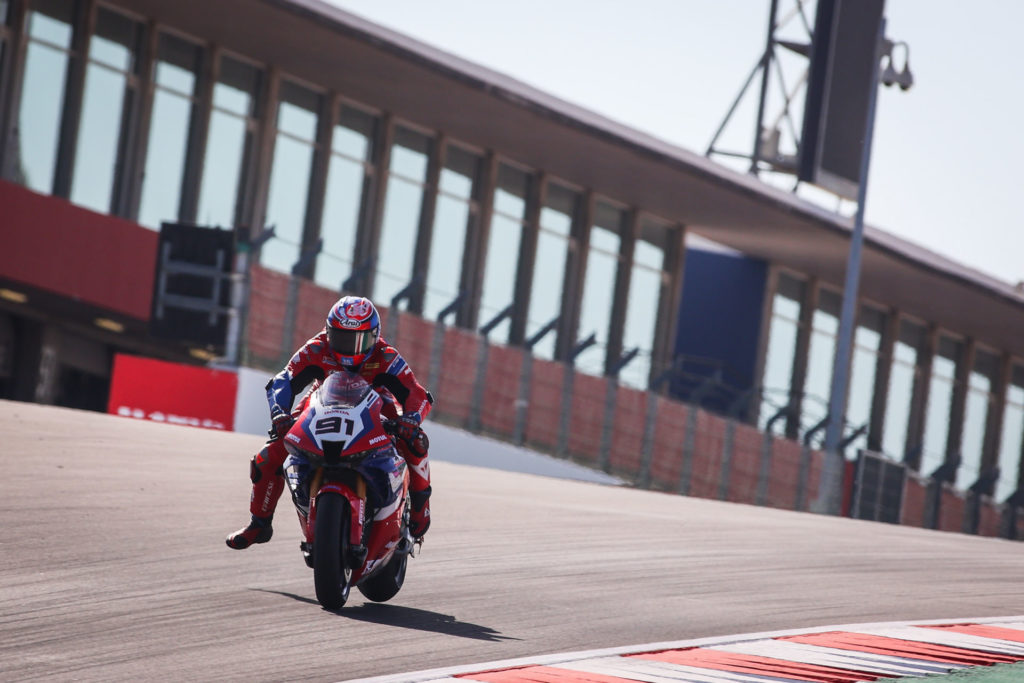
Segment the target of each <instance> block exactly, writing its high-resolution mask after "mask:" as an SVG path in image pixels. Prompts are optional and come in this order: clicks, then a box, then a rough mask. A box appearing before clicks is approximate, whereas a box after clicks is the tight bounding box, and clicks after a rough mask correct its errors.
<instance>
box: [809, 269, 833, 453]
mask: <svg viewBox="0 0 1024 683" xmlns="http://www.w3.org/2000/svg"><path fill="white" fill-rule="evenodd" d="M841 306H842V297H841V296H840V295H838V294H836V293H835V292H832V291H830V290H827V289H822V290H821V291H820V292H819V294H818V307H817V308H816V309H815V310H814V315H813V316H812V318H811V340H810V347H809V348H808V350H807V379H806V380H805V382H804V399H803V403H802V405H801V407H800V424H801V426H802V427H803V429H805V430H806V429H810V428H812V427H813V426H814V425H816V424H818V423H819V422H820V421H821V420H822V419H823V418H824V417H825V415H826V414H827V413H828V403H829V397H830V395H831V390H832V366H833V365H834V363H835V356H836V336H837V334H838V333H839V309H840V308H841ZM824 436H825V433H824V431H820V432H818V434H817V437H818V440H819V441H820V440H821V439H823V438H824Z"/></svg>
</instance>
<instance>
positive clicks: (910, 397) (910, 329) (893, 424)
mask: <svg viewBox="0 0 1024 683" xmlns="http://www.w3.org/2000/svg"><path fill="white" fill-rule="evenodd" d="M924 339H925V331H924V327H922V326H921V325H918V324H916V323H913V322H910V321H909V320H901V321H900V328H899V336H898V338H897V339H896V342H895V344H893V354H892V367H891V368H890V372H889V393H888V395H887V398H886V402H885V431H884V432H883V434H882V450H883V451H884V452H885V454H886V455H888V456H890V457H891V458H893V459H895V460H899V461H903V460H905V459H906V458H907V456H908V455H909V454H908V452H907V431H908V429H909V427H910V411H911V408H912V407H913V402H914V385H915V383H916V382H917V379H918V376H919V375H920V374H921V369H920V367H919V364H920V352H921V347H922V345H923V344H924Z"/></svg>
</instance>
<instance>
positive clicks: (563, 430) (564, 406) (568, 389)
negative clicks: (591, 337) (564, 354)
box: [555, 362, 576, 458]
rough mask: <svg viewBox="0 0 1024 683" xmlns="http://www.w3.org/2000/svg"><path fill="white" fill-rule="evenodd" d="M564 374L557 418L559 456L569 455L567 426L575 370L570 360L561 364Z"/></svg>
mask: <svg viewBox="0 0 1024 683" xmlns="http://www.w3.org/2000/svg"><path fill="white" fill-rule="evenodd" d="M562 366H563V368H564V372H565V374H564V375H563V376H562V403H561V408H560V413H559V420H558V446H557V448H556V451H555V452H556V454H557V455H558V457H560V458H568V457H569V428H570V423H571V422H572V394H573V384H574V383H575V378H576V370H575V369H574V368H573V365H572V363H571V362H565V363H563V364H562Z"/></svg>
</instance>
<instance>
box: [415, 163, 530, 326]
mask: <svg viewBox="0 0 1024 683" xmlns="http://www.w3.org/2000/svg"><path fill="white" fill-rule="evenodd" d="M480 167H481V161H480V157H479V156H477V155H475V154H472V153H470V152H467V151H465V150H463V149H461V148H459V147H455V146H453V145H449V146H448V149H447V152H446V154H445V161H444V168H442V169H441V178H440V181H439V185H440V186H439V188H438V193H437V207H436V209H435V214H434V230H433V233H432V236H431V244H430V266H429V269H428V270H427V283H426V285H427V286H426V292H425V295H424V298H423V316H424V317H426V318H430V319H434V318H435V317H437V314H438V313H440V312H441V311H442V310H444V308H445V307H446V306H448V305H449V304H450V303H452V302H453V301H454V300H455V298H456V297H458V295H459V290H460V288H461V285H462V260H463V255H464V253H465V247H466V234H467V232H468V231H469V229H470V228H469V226H470V225H471V224H475V222H476V217H477V215H478V206H477V202H476V201H474V197H475V196H476V187H477V183H478V182H479V179H480ZM510 256H511V259H512V261H513V262H514V261H515V260H516V258H515V255H510Z"/></svg>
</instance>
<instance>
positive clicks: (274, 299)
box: [245, 266, 326, 368]
mask: <svg viewBox="0 0 1024 683" xmlns="http://www.w3.org/2000/svg"><path fill="white" fill-rule="evenodd" d="M249 286H250V288H251V292H250V295H249V318H248V321H247V327H246V335H245V338H246V344H247V346H248V349H249V353H250V354H252V357H253V360H254V361H255V363H256V364H257V365H264V366H267V367H271V368H278V367H279V366H280V365H282V360H283V359H284V358H285V357H287V356H289V355H291V353H292V352H293V351H295V349H296V348H298V347H294V348H290V349H284V348H281V347H282V344H281V341H282V338H283V337H284V319H285V307H286V304H287V300H288V276H287V275H285V274H284V273H278V272H275V271H273V270H268V269H266V268H261V267H259V266H253V268H252V271H251V272H250V278H249ZM325 315H326V314H325ZM320 327H323V323H321V325H320ZM320 327H318V328H317V330H319V329H320ZM310 336H312V332H311V333H310ZM306 338H307V339H308V338H309V337H308V336H307V337H306Z"/></svg>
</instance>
